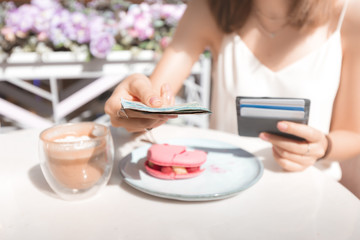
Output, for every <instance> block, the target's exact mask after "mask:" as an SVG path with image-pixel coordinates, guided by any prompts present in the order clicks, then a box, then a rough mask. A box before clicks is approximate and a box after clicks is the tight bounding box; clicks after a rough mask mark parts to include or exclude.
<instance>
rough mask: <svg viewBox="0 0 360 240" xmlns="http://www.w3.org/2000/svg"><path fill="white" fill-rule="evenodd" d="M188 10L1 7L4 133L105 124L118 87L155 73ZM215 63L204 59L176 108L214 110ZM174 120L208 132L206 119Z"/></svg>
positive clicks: (154, 0)
mask: <svg viewBox="0 0 360 240" xmlns="http://www.w3.org/2000/svg"><path fill="white" fill-rule="evenodd" d="M185 9H186V1H179V0H167V1H165V0H163V1H159V0H144V1H137V0H131V1H130V0H128V1H124V0H82V1H75V0H28V1H24V0H20V1H0V30H1V31H0V64H1V65H0V123H1V128H0V131H1V132H7V131H12V130H14V129H21V128H29V127H39V128H43V127H48V126H50V125H52V124H54V123H62V122H76V121H98V122H102V123H106V122H107V121H108V118H107V116H106V115H105V114H104V110H103V108H104V104H105V101H106V100H107V98H108V97H109V96H110V94H111V93H112V91H113V89H114V87H115V86H116V85H117V84H118V83H119V82H120V81H121V80H122V79H123V78H124V77H126V76H127V75H129V74H131V73H133V72H141V73H144V74H147V75H148V74H150V73H151V71H152V70H153V68H154V66H155V64H156V62H157V60H158V59H159V57H160V56H161V54H162V52H163V51H164V49H165V48H166V47H167V45H168V44H169V43H170V41H171V39H172V36H173V33H174V31H175V28H176V25H177V23H178V21H179V19H180V18H181V17H182V15H183V13H184V11H185ZM210 62H211V61H210V56H209V54H208V53H206V52H204V54H203V55H202V56H201V57H200V59H199V61H198V63H197V64H196V65H195V66H194V68H193V71H192V74H191V75H190V76H189V78H188V79H187V81H186V84H185V85H184V88H183V89H182V90H181V91H180V93H179V94H178V96H177V98H176V102H177V103H182V102H189V101H197V102H199V103H202V104H203V105H205V106H206V107H209V92H210V75H211V74H210V69H211V64H210ZM174 121H175V122H174V124H190V125H195V126H199V127H207V126H208V119H207V116H195V117H191V118H188V117H184V118H179V119H177V120H174ZM176 121H177V122H176Z"/></svg>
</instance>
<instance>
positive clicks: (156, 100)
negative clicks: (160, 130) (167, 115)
mask: <svg viewBox="0 0 360 240" xmlns="http://www.w3.org/2000/svg"><path fill="white" fill-rule="evenodd" d="M149 103H150V105H151V106H154V107H159V106H161V100H160V98H159V97H152V98H150V100H149Z"/></svg>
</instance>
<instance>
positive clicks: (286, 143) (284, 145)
mask: <svg viewBox="0 0 360 240" xmlns="http://www.w3.org/2000/svg"><path fill="white" fill-rule="evenodd" d="M277 127H278V129H279V130H280V131H281V132H284V133H288V134H292V135H295V136H298V137H301V138H303V139H305V141H302V140H300V141H299V140H293V139H289V138H286V137H281V136H278V135H274V134H269V133H260V135H259V137H260V138H261V139H263V140H265V141H268V142H270V143H271V144H272V145H273V155H274V158H275V160H276V162H278V164H279V165H280V166H281V167H282V168H283V169H285V170H287V171H302V170H304V169H306V168H307V167H309V166H311V165H313V164H314V163H315V162H316V161H317V160H318V159H320V158H322V157H324V155H325V153H326V149H327V148H328V144H329V143H328V140H327V138H326V136H325V134H324V133H322V132H320V131H318V130H316V129H314V128H312V127H309V126H307V125H304V124H299V123H294V122H287V121H282V122H279V123H278V125H277Z"/></svg>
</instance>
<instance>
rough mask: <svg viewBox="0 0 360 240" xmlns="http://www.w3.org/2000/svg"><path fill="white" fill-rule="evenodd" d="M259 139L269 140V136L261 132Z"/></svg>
mask: <svg viewBox="0 0 360 240" xmlns="http://www.w3.org/2000/svg"><path fill="white" fill-rule="evenodd" d="M259 137H260V138H261V139H262V140H265V141H267V140H269V136H268V135H267V134H266V133H263V132H262V133H260V135H259Z"/></svg>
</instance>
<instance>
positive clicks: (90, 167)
mask: <svg viewBox="0 0 360 240" xmlns="http://www.w3.org/2000/svg"><path fill="white" fill-rule="evenodd" d="M39 156H40V166H41V170H42V172H43V174H44V176H45V179H46V181H47V182H48V183H49V185H50V187H51V188H52V189H53V190H54V192H55V193H56V194H57V195H58V196H60V197H61V198H63V199H65V200H77V199H84V198H88V197H91V196H93V195H95V194H96V193H97V192H99V191H100V190H101V189H102V188H104V187H105V186H106V184H107V182H108V181H109V178H110V175H111V171H112V167H113V162H114V146H113V140H112V137H111V133H110V130H109V128H108V127H106V126H104V125H101V124H97V123H93V122H81V123H67V124H61V125H57V126H54V127H51V128H48V129H46V130H44V131H43V132H41V134H40V142H39Z"/></svg>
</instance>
